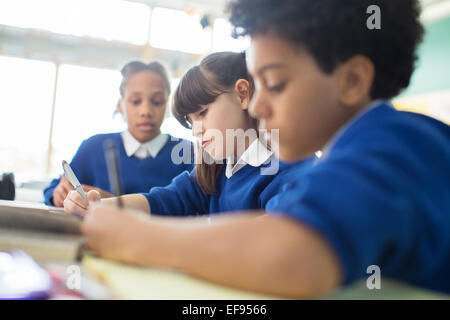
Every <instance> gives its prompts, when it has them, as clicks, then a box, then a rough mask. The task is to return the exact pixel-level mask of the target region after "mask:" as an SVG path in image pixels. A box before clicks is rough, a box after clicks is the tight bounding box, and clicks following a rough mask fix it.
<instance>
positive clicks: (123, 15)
mask: <svg viewBox="0 0 450 320" xmlns="http://www.w3.org/2000/svg"><path fill="white" fill-rule="evenodd" d="M149 20H150V8H149V7H148V6H147V5H145V4H141V3H133V2H129V1H121V0H40V1H37V0H2V1H0V24H4V25H11V26H15V27H20V28H31V29H41V30H47V31H51V32H55V33H60V34H69V35H75V36H88V37H94V38H100V39H105V40H116V41H124V42H131V43H134V44H144V43H146V42H147V39H148V23H149Z"/></svg>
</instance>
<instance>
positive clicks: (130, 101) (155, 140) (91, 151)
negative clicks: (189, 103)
mask: <svg viewBox="0 0 450 320" xmlns="http://www.w3.org/2000/svg"><path fill="white" fill-rule="evenodd" d="M121 74H122V77H123V78H122V83H121V84H120V95H121V97H120V99H119V102H118V104H117V112H119V113H121V114H122V115H123V117H124V119H125V121H126V122H127V125H128V126H127V127H128V128H127V130H125V131H124V132H121V133H111V134H99V135H95V136H93V137H91V138H89V139H87V140H85V141H83V143H82V144H81V145H80V147H79V149H78V151H77V153H76V154H75V156H74V158H73V159H72V162H71V164H70V165H71V167H72V169H73V171H74V173H75V175H76V176H77V177H78V179H79V181H80V183H81V184H83V189H84V190H85V191H89V190H97V191H98V192H99V194H100V195H101V197H103V198H105V197H110V196H112V194H110V191H111V190H110V186H109V181H108V173H107V168H106V162H105V157H104V155H103V142H104V141H105V140H106V139H109V138H111V139H113V140H115V141H116V144H117V145H118V146H119V147H120V150H119V157H120V163H121V172H122V174H123V188H124V192H125V193H136V192H144V191H148V190H149V189H150V188H151V187H154V186H165V185H167V184H168V183H170V181H171V180H172V178H173V177H175V176H177V175H178V174H180V173H181V172H183V171H185V170H188V171H190V170H191V169H192V164H191V163H181V164H175V163H174V162H173V161H171V154H172V150H173V149H174V148H175V147H176V146H177V144H178V143H182V144H186V146H187V148H184V149H185V150H188V149H189V146H190V143H189V142H187V141H184V140H181V141H172V140H175V139H172V137H171V136H170V135H168V134H162V133H161V131H160V127H161V124H162V122H163V119H164V114H165V111H166V104H167V101H168V97H169V93H170V83H169V79H168V77H167V73H166V71H165V69H164V67H163V66H162V65H161V64H160V63H158V62H151V63H149V64H145V63H143V62H139V61H133V62H130V63H128V64H126V65H125V66H124V67H123V68H122V71H121ZM178 147H179V146H178ZM180 149H183V148H180ZM73 189H74V188H73V186H72V185H71V184H70V182H69V181H68V180H67V178H65V177H64V176H62V177H61V178H59V179H54V180H53V181H52V182H51V183H50V185H49V186H48V187H47V188H46V189H45V190H44V197H45V203H46V204H50V205H55V206H58V207H60V206H61V207H62V206H63V201H64V199H65V198H66V196H67V194H68V192H69V191H70V190H73Z"/></svg>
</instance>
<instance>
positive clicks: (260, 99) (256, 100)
mask: <svg viewBox="0 0 450 320" xmlns="http://www.w3.org/2000/svg"><path fill="white" fill-rule="evenodd" d="M248 112H249V113H250V115H251V116H252V117H254V118H258V119H267V118H269V117H270V116H271V115H272V112H271V109H270V106H269V104H268V103H267V101H266V99H265V98H264V95H263V94H262V93H261V91H257V92H255V94H254V95H253V98H252V100H251V101H250V106H249V107H248Z"/></svg>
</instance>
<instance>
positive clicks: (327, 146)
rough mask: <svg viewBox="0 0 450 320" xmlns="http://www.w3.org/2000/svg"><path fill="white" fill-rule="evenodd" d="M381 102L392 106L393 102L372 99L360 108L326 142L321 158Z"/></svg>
mask: <svg viewBox="0 0 450 320" xmlns="http://www.w3.org/2000/svg"><path fill="white" fill-rule="evenodd" d="M381 104H387V105H390V106H391V107H392V104H391V102H390V101H386V100H382V99H378V100H375V101H372V102H371V103H369V104H368V105H367V106H365V107H364V108H362V109H361V110H359V111H358V112H357V113H356V114H355V115H354V116H353V117H352V118H350V119H349V120H348V121H347V122H346V123H344V124H343V125H342V126H341V127H340V128H339V130H337V131H336V132H335V133H334V134H333V136H332V137H331V138H330V139H329V140H328V142H327V143H326V144H325V146H324V147H323V149H322V154H321V156H320V160H322V159H325V158H326V157H327V155H328V153H329V152H330V150H331V148H332V147H333V146H334V144H335V143H336V141H337V140H338V139H339V138H340V137H341V136H342V135H343V134H344V132H345V131H346V130H347V129H348V128H349V127H350V126H351V125H352V124H353V123H355V122H356V121H357V120H358V119H360V118H361V117H362V116H363V115H364V114H366V113H367V112H369V111H370V110H372V109H374V108H376V107H378V106H380V105H381Z"/></svg>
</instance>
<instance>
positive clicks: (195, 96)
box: [172, 52, 257, 194]
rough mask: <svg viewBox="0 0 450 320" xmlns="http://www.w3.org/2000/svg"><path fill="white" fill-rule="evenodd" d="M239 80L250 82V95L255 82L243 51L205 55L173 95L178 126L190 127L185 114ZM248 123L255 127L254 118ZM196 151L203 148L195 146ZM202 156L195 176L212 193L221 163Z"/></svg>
mask: <svg viewBox="0 0 450 320" xmlns="http://www.w3.org/2000/svg"><path fill="white" fill-rule="evenodd" d="M239 79H245V80H247V81H248V82H249V83H250V94H253V92H254V83H253V79H252V77H251V76H250V75H249V73H248V71H247V65H246V61H245V53H235V52H217V53H212V54H210V55H208V56H207V57H205V58H204V59H203V60H202V61H201V62H200V65H198V66H195V67H193V68H191V69H190V70H189V71H188V72H187V73H186V74H185V75H184V76H183V78H182V79H181V81H180V83H179V85H178V87H177V88H176V90H175V93H174V96H173V104H172V113H173V115H174V116H175V118H176V119H177V120H178V121H179V122H180V123H181V125H183V126H184V127H185V128H189V129H191V128H192V126H191V123H190V122H189V120H188V118H187V115H188V114H190V113H194V112H197V111H198V110H200V109H201V107H200V106H201V105H207V104H210V103H212V102H214V101H215V100H216V98H217V97H218V96H219V95H220V94H222V93H228V92H232V91H233V89H234V85H235V83H236V81H237V80H239ZM249 118H250V115H249ZM251 123H252V126H253V127H254V128H255V129H257V121H256V120H255V119H251ZM199 150H200V151H199ZM196 152H205V151H203V149H197V150H196ZM202 155H203V154H202ZM203 159H204V158H203V157H202V161H197V163H196V179H197V182H198V184H199V185H200V188H201V189H202V190H203V192H205V193H206V194H214V193H215V192H216V180H217V178H218V176H219V175H220V173H221V171H222V169H223V164H221V163H216V162H214V163H212V164H208V163H205V161H203ZM198 162H199V163H198Z"/></svg>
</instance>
